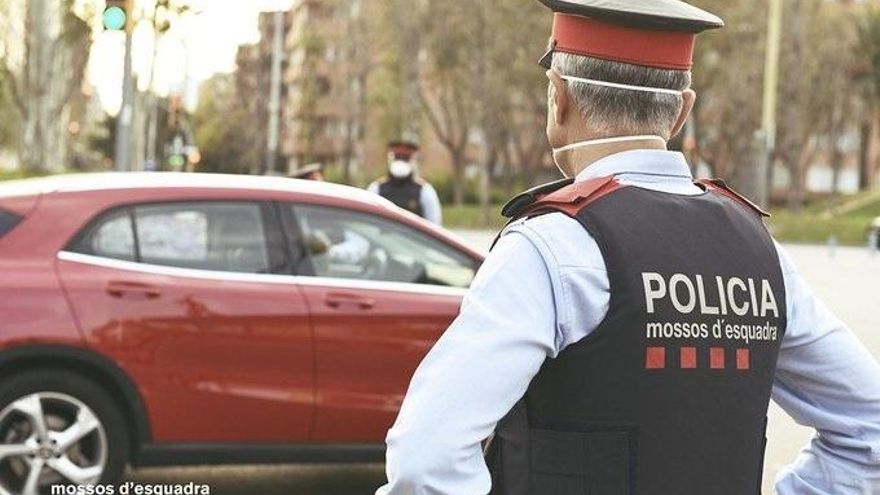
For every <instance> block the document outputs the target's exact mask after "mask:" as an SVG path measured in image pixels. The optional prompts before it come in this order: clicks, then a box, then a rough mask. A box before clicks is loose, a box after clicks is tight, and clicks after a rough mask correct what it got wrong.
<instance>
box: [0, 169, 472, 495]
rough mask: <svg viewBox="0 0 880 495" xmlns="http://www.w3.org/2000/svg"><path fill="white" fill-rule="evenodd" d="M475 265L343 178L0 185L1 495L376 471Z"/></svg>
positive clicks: (149, 178)
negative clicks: (234, 474)
mask: <svg viewBox="0 0 880 495" xmlns="http://www.w3.org/2000/svg"><path fill="white" fill-rule="evenodd" d="M481 261H482V256H481V255H480V254H479V253H478V252H476V251H474V250H473V249H471V248H469V247H468V246H466V245H465V244H463V243H462V242H460V241H458V240H457V239H456V238H455V237H452V236H451V235H450V234H448V233H447V232H445V231H444V230H442V229H439V228H436V227H433V226H432V225H429V224H428V223H427V222H424V221H422V220H421V219H419V218H417V217H415V216H414V215H411V214H409V213H407V212H404V211H403V210H400V209H398V208H396V207H394V206H393V205H392V204H391V203H389V202H387V201H385V200H384V199H381V198H379V197H377V196H374V195H372V194H370V193H367V192H365V191H361V190H358V189H353V188H349V187H344V186H338V185H331V184H322V183H314V182H304V181H298V180H293V179H285V178H268V177H242V176H215V175H204V174H140V173H131V174H94V175H75V176H60V177H52V178H45V179H33V180H26V181H17V182H9V183H0V274H2V275H0V277H2V278H0V377H2V378H0V494H5V493H24V494H36V493H41V492H45V490H46V488H45V487H48V486H49V485H51V484H54V483H79V484H84V483H108V482H114V481H117V480H119V479H120V477H121V475H122V473H123V470H124V468H125V465H126V464H127V463H131V464H133V465H139V466H143V465H167V464H191V463H199V464H202V463H239V462H248V463H254V462H288V461H294V462H295V461H372V460H381V459H382V456H383V452H384V446H383V440H384V435H385V432H386V430H387V429H388V427H389V426H390V425H391V423H392V421H393V419H394V417H395V415H396V413H397V410H398V408H399V406H400V403H401V400H402V398H403V395H404V393H405V391H406V387H407V385H408V382H409V379H410V377H411V375H412V373H413V371H414V370H415V367H416V366H417V365H418V363H419V362H420V360H421V359H422V357H423V356H424V355H425V353H426V352H427V351H428V349H429V348H430V347H431V345H432V344H433V343H434V342H435V341H436V339H437V338H438V337H439V336H440V335H441V333H442V332H443V331H444V330H445V328H446V327H447V326H448V325H449V323H450V322H451V321H452V319H453V318H454V317H455V316H456V314H457V313H458V308H459V305H460V303H461V299H462V296H463V294H464V291H465V289H466V288H467V286H468V285H469V284H470V282H471V280H472V278H473V276H474V274H475V272H476V270H477V267H478V266H479V264H480V263H481Z"/></svg>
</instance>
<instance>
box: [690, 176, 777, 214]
mask: <svg viewBox="0 0 880 495" xmlns="http://www.w3.org/2000/svg"><path fill="white" fill-rule="evenodd" d="M695 183H696V184H697V185H698V186H700V187H702V188H704V189H705V190H707V191H709V192H718V193H720V194H723V195H725V196H727V197H728V198H730V199H732V200H734V201H736V202H737V203H739V204H741V205H743V206H745V207H747V208H749V209H751V210H753V211H754V212H756V213H757V214H758V215H760V216H762V217H770V213H769V212H768V211H766V210H764V209H763V208H761V207H760V206H758V205H756V204H755V203H753V202H752V201H751V200H749V199H748V198H746V197H745V196H743V195H742V194H740V193H738V192H736V191H734V190H733V189H731V188H730V186H728V185H727V183H726V182H724V180H723V179H700V180H698V181H696V182H695Z"/></svg>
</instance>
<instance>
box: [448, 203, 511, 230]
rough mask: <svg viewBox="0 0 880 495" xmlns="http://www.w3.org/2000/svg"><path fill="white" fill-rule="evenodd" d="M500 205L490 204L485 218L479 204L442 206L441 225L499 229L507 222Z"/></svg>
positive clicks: (457, 227)
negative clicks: (487, 215)
mask: <svg viewBox="0 0 880 495" xmlns="http://www.w3.org/2000/svg"><path fill="white" fill-rule="evenodd" d="M501 206H502V205H492V206H491V207H490V208H489V217H488V218H485V217H484V215H483V211H482V208H480V206H479V205H464V206H446V207H444V208H443V225H444V226H445V227H446V228H448V229H459V230H500V229H501V228H502V227H504V225H505V224H506V223H507V219H505V218H503V217H502V216H501Z"/></svg>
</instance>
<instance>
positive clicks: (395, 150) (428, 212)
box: [367, 141, 443, 225]
mask: <svg viewBox="0 0 880 495" xmlns="http://www.w3.org/2000/svg"><path fill="white" fill-rule="evenodd" d="M418 151H419V146H418V145H417V144H415V143H413V142H410V141H392V142H391V143H388V175H387V176H386V177H383V178H382V179H379V180H377V181H375V182H373V183H372V184H370V185H369V187H368V188H367V189H368V190H369V191H370V192H373V193H376V194H379V195H380V196H382V197H384V198H385V199H387V200H389V201H391V202H392V203H394V204H396V205H397V206H399V207H401V208H403V209H405V210H409V211H411V212H413V213H415V214H416V215H419V216H420V217H422V218H425V219H427V220H428V221H429V222H432V223H435V224H437V225H440V224H441V223H442V220H443V218H442V215H443V212H442V210H441V208H440V198H439V197H438V196H437V191H435V190H434V187H433V186H431V184H429V183H427V182H426V181H425V180H424V179H422V178H420V177H417V176H416V169H415V166H414V162H415V157H416V154H417V153H418Z"/></svg>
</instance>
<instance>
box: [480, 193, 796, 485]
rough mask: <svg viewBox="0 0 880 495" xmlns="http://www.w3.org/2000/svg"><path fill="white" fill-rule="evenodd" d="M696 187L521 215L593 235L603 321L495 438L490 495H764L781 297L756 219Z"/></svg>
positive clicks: (572, 202) (584, 199)
mask: <svg viewBox="0 0 880 495" xmlns="http://www.w3.org/2000/svg"><path fill="white" fill-rule="evenodd" d="M703 186H704V188H705V189H706V190H707V191H706V193H705V194H703V195H699V196H680V195H672V194H668V193H663V192H655V191H650V190H646V189H641V188H637V187H632V186H628V187H627V186H620V185H618V184H616V183H614V181H613V179H610V178H606V179H601V183H593V184H589V183H588V184H583V183H582V184H580V185H579V184H574V185H570V186H567V187H566V189H565V190H562V191H558V192H557V193H555V194H551V198H550V199H551V200H549V201H545V202H544V204H543V206H542V205H538V206H537V207H533V208H531V209H530V210H529V209H528V208H526V210H528V212H527V215H534V214H539V213H542V212H548V211H563V212H566V213H567V214H569V215H571V216H573V217H574V218H575V219H577V221H578V222H580V224H581V225H582V226H583V227H584V228H585V229H587V231H588V232H589V233H590V234H591V235H592V237H593V238H594V239H595V240H596V242H597V243H598V245H599V247H600V249H601V251H602V254H603V256H604V259H605V264H606V268H607V272H608V277H609V281H610V284H611V300H610V309H609V312H608V315H607V316H606V318H605V320H604V321H603V322H602V323H601V324H600V325H599V327H598V328H597V329H596V330H595V331H594V332H593V333H591V334H590V335H589V336H587V337H586V338H584V339H583V340H581V341H580V342H577V343H575V344H573V345H571V346H569V347H568V348H566V349H565V350H564V351H563V352H562V353H560V355H559V356H558V357H557V358H556V359H548V360H547V361H546V362H545V363H544V365H543V367H542V368H541V370H540V372H539V373H538V375H537V376H536V377H535V378H534V379H533V381H532V383H531V384H530V386H529V388H528V392H527V393H526V395H525V397H523V399H522V400H521V401H520V402H519V403H518V404H517V405H516V406H515V407H514V409H513V410H512V411H511V412H510V413H509V414H508V415H507V416H506V417H505V418H504V420H502V421H501V423H499V425H498V428H497V431H496V434H495V438H494V439H493V440H492V443H491V445H490V448H489V450H488V454H487V462H488V464H489V466H490V470H491V472H492V478H493V491H492V493H493V494H498V495H709V494H711V495H750V494H759V493H760V491H761V475H762V469H763V455H764V448H765V442H766V440H765V430H766V415H767V408H768V404H769V399H770V389H771V384H772V381H773V375H774V372H775V368H776V359H777V355H778V351H779V345H780V342H781V341H782V338H783V334H784V332H785V327H786V299H785V287H784V283H783V277H782V273H781V269H780V267H779V260H778V257H777V252H776V249H775V247H774V244H773V242H772V240H771V238H770V236H769V234H768V233H767V231H766V229H765V228H764V225H763V222H762V219H761V215H760V214H759V213H758V212H757V211H755V209H752V208H750V207H749V205H747V204H745V202H744V201H743V200H742V198H741V197H739V196H738V195H736V194H735V193H733V192H732V191H730V190H729V189H727V188H726V186H723V184H718V183H704V184H703ZM573 188H574V189H576V188H580V190H579V191H580V192H571V191H572V190H573ZM566 190H568V191H569V192H566ZM543 192H547V191H543ZM534 199H535V198H531V200H534ZM520 202H522V198H520ZM526 202H527V203H528V202H530V201H529V200H528V199H527V200H526ZM538 203H541V201H538Z"/></svg>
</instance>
